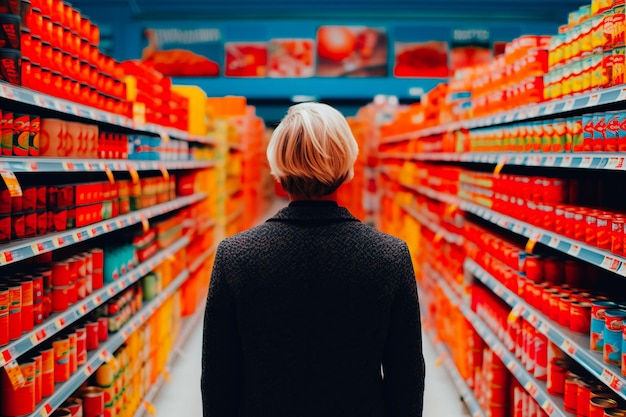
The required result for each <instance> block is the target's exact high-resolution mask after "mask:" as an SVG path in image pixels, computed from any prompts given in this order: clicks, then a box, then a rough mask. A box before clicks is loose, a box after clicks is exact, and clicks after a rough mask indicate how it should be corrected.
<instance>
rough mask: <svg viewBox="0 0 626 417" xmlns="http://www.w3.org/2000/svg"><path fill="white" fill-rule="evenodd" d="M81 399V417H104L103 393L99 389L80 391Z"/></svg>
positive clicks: (88, 388)
mask: <svg viewBox="0 0 626 417" xmlns="http://www.w3.org/2000/svg"><path fill="white" fill-rule="evenodd" d="M80 395H81V396H82V398H83V417H102V416H103V415H104V391H103V390H102V388H100V387H87V388H84V389H82V390H81V391H80Z"/></svg>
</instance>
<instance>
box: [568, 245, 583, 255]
mask: <svg viewBox="0 0 626 417" xmlns="http://www.w3.org/2000/svg"><path fill="white" fill-rule="evenodd" d="M567 254H568V255H571V256H574V257H576V256H578V255H579V254H580V246H578V245H576V244H572V245H571V246H570V247H569V249H568V250H567Z"/></svg>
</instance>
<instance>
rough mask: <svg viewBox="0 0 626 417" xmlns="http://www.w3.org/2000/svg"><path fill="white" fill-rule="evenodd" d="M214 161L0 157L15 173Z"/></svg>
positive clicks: (194, 165) (177, 166) (195, 165)
mask: <svg viewBox="0 0 626 417" xmlns="http://www.w3.org/2000/svg"><path fill="white" fill-rule="evenodd" d="M214 165H215V163H214V162H213V161H129V160H123V161H122V160H119V159H72V158H34V157H33V158H27V159H24V158H16V157H0V169H2V170H9V171H13V172H41V173H46V172H76V173H81V172H107V170H110V171H111V172H118V171H120V172H129V171H130V170H133V169H134V170H135V171H137V172H143V171H162V170H164V169H165V170H168V171H174V170H191V169H203V168H211V167H213V166H214Z"/></svg>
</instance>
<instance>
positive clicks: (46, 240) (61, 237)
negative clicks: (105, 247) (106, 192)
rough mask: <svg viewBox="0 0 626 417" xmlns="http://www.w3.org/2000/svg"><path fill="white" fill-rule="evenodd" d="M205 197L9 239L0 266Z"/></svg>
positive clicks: (0, 253) (2, 247)
mask: <svg viewBox="0 0 626 417" xmlns="http://www.w3.org/2000/svg"><path fill="white" fill-rule="evenodd" d="M205 198H206V194H204V193H197V194H194V195H192V196H188V197H181V198H177V199H176V200H172V201H170V202H167V203H162V204H159V205H156V206H153V207H149V208H146V209H142V210H137V211H135V212H132V213H129V214H125V215H122V216H118V217H115V218H112V219H110V220H105V221H102V222H99V223H95V224H93V225H89V226H85V227H81V228H78V229H72V230H68V231H66V232H60V233H51V234H47V235H45V236H40V237H35V238H29V239H22V240H19V241H15V242H9V243H7V244H4V245H0V266H5V265H9V264H12V263H14V262H18V261H23V260H25V259H28V258H32V257H34V256H37V255H41V254H43V253H46V252H50V251H53V250H56V249H60V248H64V247H67V246H70V245H74V244H77V243H80V242H84V241H86V240H89V239H91V238H94V237H97V236H102V235H104V234H107V233H111V232H114V231H117V230H121V229H123V228H126V227H129V226H132V225H135V224H140V223H142V222H145V221H146V220H148V219H150V218H153V217H157V216H161V215H163V214H167V213H170V212H173V211H175V210H178V209H180V208H183V207H186V206H189V205H191V204H193V203H196V202H199V201H202V200H204V199H205Z"/></svg>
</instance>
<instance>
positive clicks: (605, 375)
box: [600, 368, 615, 386]
mask: <svg viewBox="0 0 626 417" xmlns="http://www.w3.org/2000/svg"><path fill="white" fill-rule="evenodd" d="M613 378H615V375H613V372H611V371H609V370H608V369H606V368H605V369H604V370H603V371H602V374H600V380H601V381H602V382H604V383H605V384H606V385H609V386H610V385H611V382H612V381H613Z"/></svg>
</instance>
